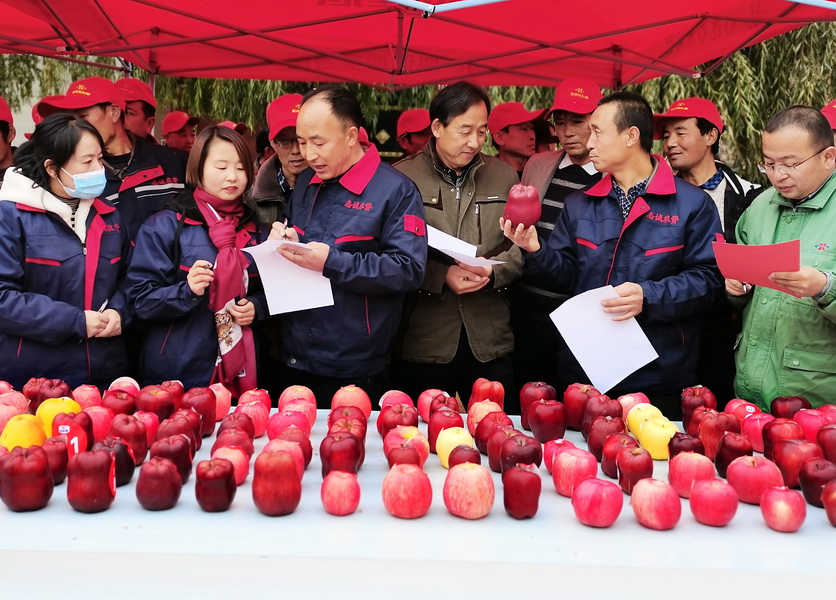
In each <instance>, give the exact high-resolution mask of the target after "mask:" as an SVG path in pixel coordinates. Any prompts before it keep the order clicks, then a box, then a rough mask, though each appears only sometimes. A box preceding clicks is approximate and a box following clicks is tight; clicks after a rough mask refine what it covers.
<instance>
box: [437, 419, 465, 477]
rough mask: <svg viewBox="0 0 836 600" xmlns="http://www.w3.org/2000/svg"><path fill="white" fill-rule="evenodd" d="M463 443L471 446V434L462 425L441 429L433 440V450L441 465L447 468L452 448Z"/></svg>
mask: <svg viewBox="0 0 836 600" xmlns="http://www.w3.org/2000/svg"><path fill="white" fill-rule="evenodd" d="M463 444H464V445H465V446H470V447H471V448H473V436H471V435H470V433H468V431H467V429H465V428H464V427H448V428H447V429H442V430H441V432H440V433H439V434H438V438H437V439H436V441H435V452H436V454H438V458H439V460H441V465H442V466H443V467H444V468H445V469H448V468H449V466H448V464H447V461H448V459H449V458H450V453H451V452H452V451H453V448H455V447H456V446H461V445H463Z"/></svg>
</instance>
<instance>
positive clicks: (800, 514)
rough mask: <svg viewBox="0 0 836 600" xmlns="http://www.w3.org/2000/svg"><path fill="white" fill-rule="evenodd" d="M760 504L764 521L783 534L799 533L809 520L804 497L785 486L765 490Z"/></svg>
mask: <svg viewBox="0 0 836 600" xmlns="http://www.w3.org/2000/svg"><path fill="white" fill-rule="evenodd" d="M760 504H761V514H762V515H763V520H764V521H765V522H766V524H767V525H768V526H769V528H770V529H774V530H775V531H780V532H781V533H794V532H796V531H798V530H799V529H801V526H802V525H803V524H804V519H806V518H807V504H805V502H804V497H803V496H802V495H801V494H800V493H799V492H796V491H795V490H791V489H789V488H788V487H785V486H778V487H771V488H767V489H766V490H764V492H763V495H762V496H761V502H760Z"/></svg>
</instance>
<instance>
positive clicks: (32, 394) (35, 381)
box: [20, 377, 46, 415]
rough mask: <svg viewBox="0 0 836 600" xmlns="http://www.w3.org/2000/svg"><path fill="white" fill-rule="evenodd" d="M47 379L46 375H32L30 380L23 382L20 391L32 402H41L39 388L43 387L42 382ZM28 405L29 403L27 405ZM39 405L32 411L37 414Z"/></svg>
mask: <svg viewBox="0 0 836 600" xmlns="http://www.w3.org/2000/svg"><path fill="white" fill-rule="evenodd" d="M44 381H46V377H31V378H30V379H29V381H27V382H26V383H24V384H23V387H22V388H21V389H20V391H21V392H22V393H23V395H24V396H25V397H26V399H27V400H28V401H29V403H30V404H31V403H32V402H36V403H37V404H40V400H38V390H39V389H40V388H41V384H42V383H43V382H44ZM27 406H28V405H27ZM36 409H37V406H36V407H35V408H33V409H32V410H31V411H30V413H31V414H33V415H34V414H35V410H36Z"/></svg>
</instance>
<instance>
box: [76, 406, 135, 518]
mask: <svg viewBox="0 0 836 600" xmlns="http://www.w3.org/2000/svg"><path fill="white" fill-rule="evenodd" d="M123 416H126V417H128V416H129V415H123ZM143 435H144V432H143ZM114 498H116V480H115V465H114V460H113V455H112V454H111V453H110V452H107V451H105V450H90V451H87V452H79V453H78V454H76V455H75V456H73V457H72V458H71V459H70V462H69V463H68V464H67V501H68V502H69V503H70V506H71V507H72V508H73V509H74V510H77V511H78V512H83V513H97V512H102V511H103V510H107V509H108V508H110V505H111V504H113V500H114Z"/></svg>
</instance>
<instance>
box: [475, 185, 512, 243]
mask: <svg viewBox="0 0 836 600" xmlns="http://www.w3.org/2000/svg"><path fill="white" fill-rule="evenodd" d="M507 201H508V195H507V194H489V195H482V194H477V195H476V196H474V198H473V203H474V206H475V208H474V212H475V213H476V238H477V242H476V245H477V246H480V245H482V244H483V243H491V242H493V241H494V240H493V239H492V238H495V237H497V236H496V233H497V232H498V231H499V217H501V216H502V214H503V213H504V212H505V203H506V202H507ZM488 232H491V233H493V234H494V235H493V236H491V235H489V234H488Z"/></svg>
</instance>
